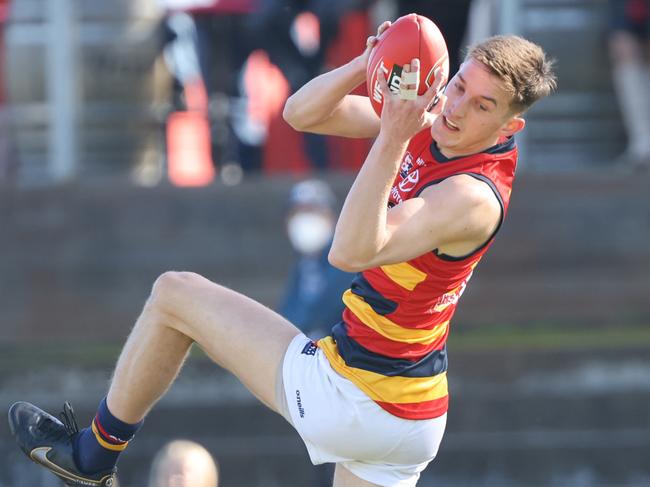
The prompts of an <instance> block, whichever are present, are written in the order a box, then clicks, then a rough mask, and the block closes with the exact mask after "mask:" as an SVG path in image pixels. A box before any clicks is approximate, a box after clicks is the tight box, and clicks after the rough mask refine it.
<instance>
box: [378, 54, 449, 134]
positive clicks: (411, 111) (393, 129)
mask: <svg viewBox="0 0 650 487" xmlns="http://www.w3.org/2000/svg"><path fill="white" fill-rule="evenodd" d="M407 73H412V74H411V75H409V74H407ZM434 76H435V78H434V82H433V83H432V84H431V86H430V87H429V88H428V89H427V91H426V92H425V93H424V94H422V95H419V96H418V95H417V83H409V81H410V80H409V79H408V78H410V77H411V78H413V79H414V80H419V79H420V60H419V59H413V60H412V61H411V63H410V64H405V65H404V67H403V68H402V78H403V81H402V82H401V83H400V92H399V93H393V92H391V91H390V89H389V87H388V84H387V82H386V77H385V75H384V73H383V72H379V73H377V80H378V81H379V87H380V89H381V93H382V98H383V100H384V103H383V108H382V112H381V131H380V133H382V134H384V135H385V136H388V137H390V138H392V139H393V140H395V141H396V142H404V141H408V140H409V139H411V137H413V136H414V135H415V134H417V133H418V132H420V131H422V130H424V129H425V128H429V127H431V126H432V125H433V122H434V121H435V120H436V118H437V117H438V116H439V115H440V114H441V113H442V111H443V109H444V105H445V102H446V101H447V98H446V97H445V95H444V94H443V93H442V88H443V87H444V85H445V84H446V83H447V79H446V77H445V76H444V74H443V72H442V69H441V68H437V69H436V70H435V71H434ZM414 91H415V93H413V92H414ZM409 94H413V97H412V98H414V99H409V98H410V97H409Z"/></svg>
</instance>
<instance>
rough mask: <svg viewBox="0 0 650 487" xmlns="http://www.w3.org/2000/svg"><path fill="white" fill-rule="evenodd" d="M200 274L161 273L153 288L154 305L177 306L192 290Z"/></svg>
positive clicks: (152, 298)
mask: <svg viewBox="0 0 650 487" xmlns="http://www.w3.org/2000/svg"><path fill="white" fill-rule="evenodd" d="M199 278H200V276H199V275H198V274H195V273H193V272H177V271H168V272H165V273H163V274H161V275H160V276H159V277H158V279H156V281H155V282H154V284H153V288H152V289H151V298H150V299H151V302H152V304H153V305H154V306H156V307H158V308H161V309H166V308H168V307H175V305H176V304H177V303H178V302H179V301H180V300H182V297H183V295H184V294H185V293H187V292H190V289H191V287H192V283H193V282H196V281H197V280H198V279H199Z"/></svg>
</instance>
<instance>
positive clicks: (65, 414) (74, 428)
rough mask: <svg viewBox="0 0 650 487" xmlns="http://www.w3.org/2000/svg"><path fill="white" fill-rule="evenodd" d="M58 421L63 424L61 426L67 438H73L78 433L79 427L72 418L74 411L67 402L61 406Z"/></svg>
mask: <svg viewBox="0 0 650 487" xmlns="http://www.w3.org/2000/svg"><path fill="white" fill-rule="evenodd" d="M59 419H60V420H61V422H62V423H63V426H65V431H66V433H67V434H68V436H74V435H76V434H77V433H79V425H78V424H77V420H76V418H75V417H74V409H72V405H71V404H70V403H69V402H68V401H66V402H65V404H64V405H63V411H61V413H60V414H59Z"/></svg>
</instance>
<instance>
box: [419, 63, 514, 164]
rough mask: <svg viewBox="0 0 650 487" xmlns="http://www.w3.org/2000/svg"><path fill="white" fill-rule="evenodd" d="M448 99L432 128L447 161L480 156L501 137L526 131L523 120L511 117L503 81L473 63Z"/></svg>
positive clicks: (459, 77)
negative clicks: (476, 154) (474, 155)
mask: <svg viewBox="0 0 650 487" xmlns="http://www.w3.org/2000/svg"><path fill="white" fill-rule="evenodd" d="M445 95H446V96H447V103H446V105H445V108H444V110H443V112H442V114H441V115H440V116H439V117H438V118H437V119H436V121H435V122H434V124H433V126H432V127H431V135H432V137H433V139H434V140H435V141H436V143H437V145H438V149H440V151H441V152H442V153H443V154H444V155H445V156H447V157H457V156H463V155H469V154H475V153H477V152H481V151H483V150H485V149H487V148H489V147H491V146H493V145H494V144H496V143H497V140H498V138H499V137H500V136H503V135H505V136H509V135H512V134H514V133H515V132H518V131H519V130H521V129H523V128H524V125H525V122H524V120H523V119H522V118H520V117H518V116H516V114H513V113H512V110H511V108H510V100H511V97H510V95H509V94H508V93H507V92H506V91H505V90H504V88H503V87H502V81H501V80H500V79H499V78H498V77H497V76H495V75H493V74H491V73H490V72H489V71H488V69H487V68H486V67H485V66H484V65H483V64H481V63H480V62H477V61H474V60H473V59H470V60H468V61H466V62H465V63H463V65H462V66H461V68H460V70H459V71H458V73H457V74H456V76H454V77H453V78H452V79H451V81H450V82H449V84H448V85H447V88H446V90H445Z"/></svg>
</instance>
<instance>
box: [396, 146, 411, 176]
mask: <svg viewBox="0 0 650 487" xmlns="http://www.w3.org/2000/svg"><path fill="white" fill-rule="evenodd" d="M411 169H413V156H412V155H411V153H410V152H408V151H407V152H406V155H405V156H404V161H403V162H402V165H401V166H400V170H399V175H400V177H401V178H402V179H404V178H405V177H406V176H407V174H408V173H409V171H410V170H411Z"/></svg>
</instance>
